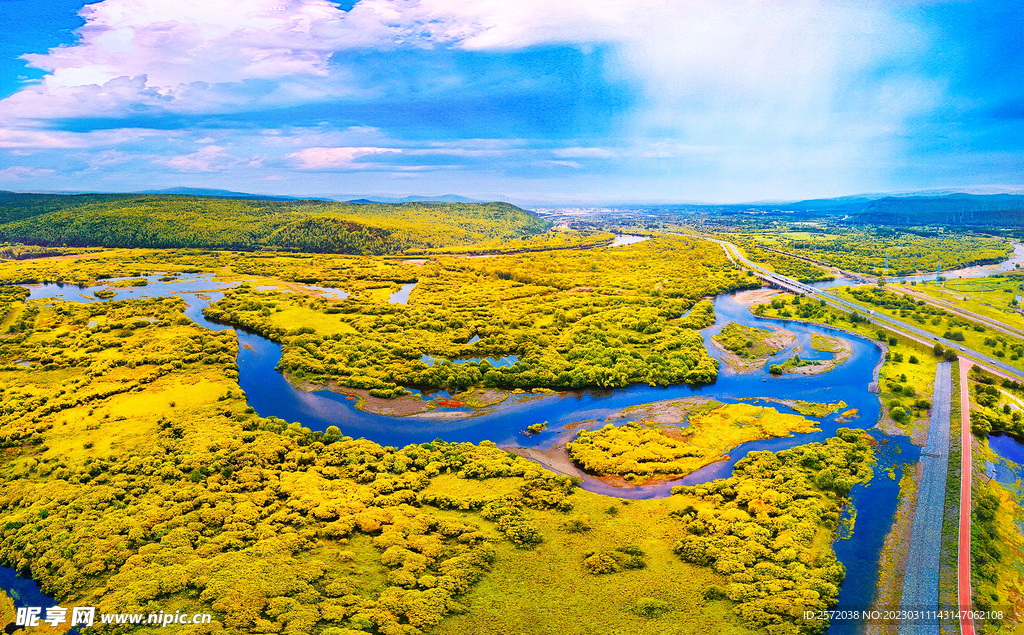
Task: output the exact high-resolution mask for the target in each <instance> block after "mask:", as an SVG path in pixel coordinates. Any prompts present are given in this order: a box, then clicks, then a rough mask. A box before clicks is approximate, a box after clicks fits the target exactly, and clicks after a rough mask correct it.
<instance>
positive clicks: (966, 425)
mask: <svg viewBox="0 0 1024 635" xmlns="http://www.w3.org/2000/svg"><path fill="white" fill-rule="evenodd" d="M708 240H713V241H714V242H717V243H718V244H719V245H721V247H722V249H724V250H725V253H726V255H727V256H728V257H729V259H730V260H732V261H733V263H742V264H743V265H744V266H746V267H748V268H750V269H751V270H752V271H754V273H756V274H757V275H758V276H760V277H761V278H762V279H763V280H765V281H766V282H768V283H769V284H772V285H775V286H778V287H781V288H783V289H787V290H789V291H792V292H795V293H803V294H805V295H808V296H810V297H813V298H816V299H818V300H824V301H825V303H826V304H827V305H829V306H832V307H834V308H837V309H840V310H843V311H851V312H852V311H857V312H858V313H861V314H863V313H864V312H865V310H866V309H865V308H864V307H861V306H858V305H856V304H854V303H852V302H847V301H846V300H843V299H842V298H838V297H836V296H834V295H832V294H830V293H828V292H827V291H824V290H821V289H816V288H814V287H812V286H810V285H807V284H804V283H802V282H799V281H797V280H793V279H792V278H788V277H786V276H782V275H779V274H777V273H774V272H772V271H768V270H767V269H764V268H762V267H759V266H758V265H756V264H754V263H753V262H751V261H750V260H748V259H747V258H746V257H745V256H744V255H743V253H742V252H741V251H740V250H739V248H737V247H736V245H734V244H732V243H730V242H727V241H724V240H717V239H713V238H709V239H708ZM865 317H867V318H868V319H869V320H870V321H871V322H873V323H876V324H882V325H884V326H886V327H887V328H889V329H891V330H894V331H897V332H900V333H902V334H904V335H906V336H907V337H910V338H911V339H914V340H917V341H918V342H921V343H923V344H926V345H932V343H933V342H939V343H940V344H942V345H943V346H944V347H946V348H952V349H954V350H956V351H959V355H960V356H961V357H963V358H964V359H963V360H962V361H961V362H960V403H961V408H960V417H961V420H960V426H961V444H962V452H961V466H960V474H961V476H960V508H959V523H958V524H959V536H958V542H959V544H958V545H957V603H958V605H959V606H958V609H959V610H960V611H962V613H961V615H960V633H961V635H974V633H975V630H974V622H973V620H972V619H971V616H970V613H969V612H970V610H971V470H972V469H973V467H972V464H971V444H972V437H971V422H970V395H969V392H968V389H967V388H968V386H967V384H968V382H967V373H968V371H969V370H970V368H971V366H972V365H974V364H977V365H978V366H980V367H982V368H984V369H985V370H989V371H991V372H993V373H995V374H996V375H998V376H1002V377H1008V378H1011V379H1016V380H1017V381H1022V380H1024V373H1022V372H1021V371H1020V370H1018V369H1017V368H1014V367H1013V366H1009V365H1008V364H1005V363H1003V362H1001V361H999V360H997V359H995V358H992V357H989V356H988V355H984V354H982V353H979V352H978V351H974V350H970V349H967V348H966V347H963V346H962V345H961V344H960V343H958V342H952V341H949V340H946V339H944V338H941V337H936V336H935V335H933V334H931V333H929V332H927V331H925V330H923V329H920V328H918V327H916V326H914V325H912V324H908V323H906V322H904V321H903V320H899V319H897V318H891V317H889V316H885V315H877V314H868V315H865ZM943 370H944V368H943V365H942V364H940V365H939V369H938V371H937V372H938V374H941V373H942V372H943ZM945 372H947V373H948V372H949V370H948V368H946V369H945ZM946 382H948V376H947V378H946V379H945V381H944V382H943V383H942V387H943V389H944V390H945V393H946V394H945V397H946V399H945V406H944V408H943V410H944V411H945V412H946V413H947V414H946V419H947V421H948V417H949V415H948V413H949V409H950V404H949V397H950V395H949V390H948V388H946V385H947V384H946ZM936 386H937V388H938V386H939V382H938V377H937V381H936ZM936 392H937V393H938V392H939V391H938V390H937V391H936ZM937 401H938V398H936V402H937ZM935 405H936V410H939V404H938V403H936V404H935ZM933 415H934V412H933ZM937 423H938V421H936V420H934V417H933V421H932V425H931V429H930V430H929V445H933V444H940V443H941V442H942V439H941V438H933V433H935V434H937V433H938V432H939V431H938V430H937V429H936V428H937V425H936V424H937ZM947 425H948V424H947ZM946 438H948V429H947V430H946ZM926 449H927V448H926ZM947 456H948V455H947ZM927 467H928V466H926V469H927ZM932 467H935V466H932ZM931 480H932V481H934V482H935V483H934V484H933V485H934V487H932V489H935V490H936V491H935V492H934V493H933V494H931V495H927V493H924V494H926V496H924V498H928V499H929V500H928V502H925V503H924V509H922V508H921V503H922V502H923V500H921V499H919V501H918V502H919V507H918V511H927V512H928V513H930V514H935V515H936V516H935V518H937V519H938V523H937V524H936V523H935V522H931V523H920V521H919V519H918V517H917V515H915V518H914V525H915V527H914V531H915V534H914V537H915V538H917V539H918V540H921V541H926V542H930V543H934V542H936V541H937V540H938V538H937V537H936V535H933V534H935V530H934V528H933V526H937V527H939V528H941V519H942V513H941V510H940V509H928V508H929V507H932V508H935V507H937V506H938V505H939V503H938V502H937V500H938V497H939V494H940V492H939V487H938V485H937V484H938V482H939V480H940V479H939V476H938V474H935V475H932V478H931ZM941 480H942V481H943V483H944V479H941ZM925 485H927V483H926V484H925ZM941 489H942V490H943V491H942V492H941V494H943V495H944V488H941ZM932 499H935V500H932ZM922 520H923V519H922ZM933 520H934V519H933ZM919 523H920V524H921V525H928V526H927V528H924V527H922V529H923V531H922V534H923V535H917V531H916V530H917V529H918V525H919ZM929 548H930V549H932V550H933V549H934V548H935V547H934V545H933V544H932V545H930V546H929ZM933 555H937V554H933ZM932 568H934V567H933V566H929V567H927V569H929V570H930V569H932ZM909 570H910V569H908V571H909ZM919 573H922V572H921V571H919ZM933 573H935V572H931V573H930V574H929V575H928V579H927V582H926V585H927V588H926V589H922V587H921V585H920V584H915V581H913V580H911V581H910V583H909V585H908V584H907V582H908V581H907V580H904V583H905V586H904V600H911V599H912V600H914V601H926V602H928V604H929V605H931V602H932V601H933V598H934V600H935V601H937V597H934V596H933V594H932V591H933V589H932V588H931V587H932V584H933V580H932V577H935V576H934V575H931V574H933ZM908 587H909V588H908ZM901 626H902V625H901ZM929 626H930V625H929ZM900 630H901V632H904V633H911V632H934V631H935V630H937V629H932V628H926V629H923V630H920V629H914V628H913V627H910V626H909V625H908V627H907V628H901V629H900Z"/></svg>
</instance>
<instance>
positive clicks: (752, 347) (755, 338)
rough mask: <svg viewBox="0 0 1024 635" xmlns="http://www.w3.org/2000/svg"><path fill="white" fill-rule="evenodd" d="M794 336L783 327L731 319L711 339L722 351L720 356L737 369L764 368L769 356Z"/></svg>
mask: <svg viewBox="0 0 1024 635" xmlns="http://www.w3.org/2000/svg"><path fill="white" fill-rule="evenodd" d="M795 339H796V338H795V337H794V335H793V334H792V333H790V332H789V331H786V330H785V329H773V330H768V329H759V328H756V327H752V326H745V325H743V324H737V323H735V322H730V323H728V324H726V325H725V326H723V327H722V330H721V331H719V332H718V333H717V334H716V335H714V336H712V341H713V342H714V343H715V345H717V346H718V348H719V349H720V350H722V351H723V359H724V360H725V361H726V363H728V364H729V366H730V367H731V368H732V369H733V370H735V371H737V372H751V371H754V370H757V369H759V368H763V367H764V365H765V363H766V362H767V361H768V359H769V358H770V357H771V356H773V355H775V354H776V353H778V352H779V351H781V350H782V349H784V348H786V347H787V346H789V345H791V344H792V343H793V342H794V341H795Z"/></svg>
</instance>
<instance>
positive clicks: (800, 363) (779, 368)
mask: <svg viewBox="0 0 1024 635" xmlns="http://www.w3.org/2000/svg"><path fill="white" fill-rule="evenodd" d="M824 366H825V362H817V361H811V360H806V359H800V356H799V355H793V356H792V357H790V358H789V359H787V360H786V361H784V362H782V363H781V364H772V365H771V366H769V367H768V371H769V372H770V373H771V374H773V375H783V374H785V373H798V372H802V371H803V370H804V369H815V370H817V369H818V368H821V367H824Z"/></svg>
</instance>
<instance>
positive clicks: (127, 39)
mask: <svg viewBox="0 0 1024 635" xmlns="http://www.w3.org/2000/svg"><path fill="white" fill-rule="evenodd" d="M939 4H940V5H941V4H942V3H939ZM271 5H273V6H271ZM928 6H931V5H930V4H929V5H922V6H921V7H913V6H912V5H910V4H907V3H901V4H891V3H883V2H868V3H865V2H842V1H834V0H833V1H825V0H791V1H785V2H783V1H779V0H731V1H730V0H727V1H724V2H714V3H709V2H706V1H703V0H701V1H697V0H637V1H635V2H632V3H622V2H610V1H607V0H586V1H584V0H563V1H561V2H550V0H519V1H518V2H515V3H510V2H506V1H504V0H477V1H474V2H466V1H465V0H418V1H417V0H409V1H403V0H360V1H359V2H357V3H356V4H355V5H354V6H352V8H351V9H350V10H348V11H344V10H342V9H341V8H340V7H339V6H338V5H337V4H336V3H334V2H329V1H328V0H306V1H302V0H279V1H277V3H276V4H274V3H268V2H266V0H239V1H235V2H231V3H228V2H221V1H214V2H211V1H210V0H180V1H178V2H174V3H168V2H164V1H163V0H102V1H101V2H97V3H94V4H90V5H86V6H84V7H83V8H82V10H81V16H82V18H83V19H84V20H85V24H84V26H82V27H81V28H80V29H78V31H76V33H75V38H76V39H75V41H74V42H71V43H69V44H67V45H64V46H59V47H56V48H53V49H51V50H49V51H48V52H46V53H42V54H27V55H25V56H24V59H25V61H26V63H27V64H28V65H30V66H31V67H33V68H36V69H41V70H42V71H45V75H44V76H43V77H42V79H40V80H39V81H36V82H34V83H29V84H27V85H25V86H23V87H21V89H20V90H18V91H16V92H15V93H14V94H12V95H11V96H9V97H7V98H6V99H3V100H0V152H3V151H4V150H2V149H6V152H7V153H8V156H7V157H6V158H7V160H8V161H9V166H10V167H12V168H13V167H14V166H15V164H17V165H20V166H21V167H24V168H25V169H31V170H36V172H17V171H15V172H11V173H10V174H11V175H15V174H18V175H21V176H19V177H18V178H19V179H24V178H25V177H24V175H32V174H35V175H36V176H37V177H39V179H41V180H46V179H50V180H53V179H55V178H57V177H61V178H65V179H67V182H68V183H71V182H73V181H74V179H75V178H76V175H80V174H82V173H83V172H84V171H91V172H92V173H93V177H91V178H94V176H95V173H96V172H97V171H98V172H102V173H103V175H104V178H106V179H108V181H109V182H117V180H118V174H120V175H121V177H120V178H121V179H122V180H123V181H124V182H125V185H126V186H130V182H131V181H133V179H134V180H140V179H143V178H146V179H153V178H160V179H163V182H166V183H170V182H171V181H168V180H167V179H168V178H170V179H171V180H173V178H174V174H175V173H195V174H207V175H211V176H210V178H214V177H213V175H220V178H221V179H223V182H222V183H221V184H223V185H225V186H228V185H230V184H231V183H238V182H239V181H251V180H252V179H253V178H263V179H268V180H273V181H277V182H279V183H282V184H288V183H289V182H290V181H291V180H297V179H300V178H301V179H305V182H306V183H309V182H310V181H309V178H310V175H311V173H323V176H322V177H321V178H319V180H317V181H316V182H315V183H316V186H317V187H329V186H331V185H337V186H357V185H358V184H359V183H360V182H363V183H368V184H372V186H373V187H375V188H379V187H381V186H386V185H387V184H388V181H387V179H388V178H389V175H390V176H391V177H393V176H397V175H401V176H402V178H403V179H408V178H410V173H416V172H421V173H428V172H429V175H424V176H423V177H421V178H424V179H427V178H429V179H433V180H434V182H436V183H438V189H439V190H445V191H447V190H450V189H452V187H453V186H460V185H463V184H469V183H472V184H473V187H476V188H483V189H487V188H491V190H490V191H491V193H492V194H495V193H498V192H504V193H507V192H508V189H509V188H513V189H515V190H516V192H515V193H516V194H519V195H528V194H529V193H530V192H529V190H531V189H533V190H536V193H539V194H543V193H548V194H552V195H557V194H564V195H571V196H585V195H587V194H593V195H594V196H597V197H608V196H613V195H615V193H616V192H622V194H623V198H628V197H630V196H635V195H636V194H637V193H639V192H649V193H650V194H651V195H652V196H653V197H654V198H659V197H660V198H666V199H669V198H675V199H679V198H686V199H697V198H705V199H720V200H724V199H733V200H739V199H742V198H750V197H753V198H764V197H780V196H781V197H786V196H787V194H788V195H789V196H791V197H799V196H803V195H808V196H810V195H821V194H828V193H841V192H842V191H844V190H846V191H850V190H856V189H858V188H860V189H880V188H884V187H885V186H886V185H889V184H890V183H892V179H893V175H894V174H896V173H901V174H902V173H903V172H900V170H899V169H897V167H896V166H906V165H907V164H908V161H910V160H914V161H917V160H918V159H919V157H913V156H912V155H913V154H914V152H915V149H916V148H917V147H918V146H919V145H920V143H921V140H920V139H918V138H917V136H919V135H921V134H922V132H923V131H924V130H926V129H929V126H934V125H935V121H934V113H935V112H936V111H937V110H938V109H941V108H944V107H948V105H949V103H950V101H949V100H950V94H949V92H950V82H951V77H953V76H954V75H955V68H954V69H952V71H950V70H949V69H945V70H944V69H943V68H941V67H940V66H938V65H936V64H934V63H933V62H932V61H931V60H932V58H933V57H934V54H935V51H936V50H945V49H943V47H946V48H947V49H948V48H949V47H951V46H952V45H953V44H955V43H950V42H947V41H946V40H947V39H948V37H949V35H948V32H947V31H944V30H943V29H942V28H941V27H942V25H941V24H939V23H937V22H936V20H930V19H923V18H922V16H923V15H924V16H926V14H927V11H926V10H925V8H926V7H928ZM910 9H913V10H910ZM926 17H927V16H926ZM940 17H941V16H940ZM947 19H950V18H948V17H947ZM947 61H948V60H947ZM954 61H955V60H954ZM922 122H927V123H928V126H925V125H923V123H922ZM87 148H92V149H96V148H99V149H103V150H107V151H116V152H119V153H122V154H126V155H130V156H138V157H140V158H141V159H142V160H141V161H140V162H139V164H138V165H135V166H133V167H132V170H133V172H129V171H128V170H127V168H126V166H125V165H124V163H120V164H111V165H107V166H103V165H98V164H97V163H96V162H95V160H92V161H90V158H89V157H87V156H85V155H84V154H83V155H81V156H79V155H75V154H74V152H75V151H76V150H79V149H87ZM934 151H935V150H934V149H933V152H934ZM12 153H18V154H12ZM26 156H28V157H30V158H31V159H32V161H35V162H36V164H33V165H27V163H31V162H32V161H27V160H26V158H25V157H26ZM57 157H61V158H63V159H64V162H63V163H62V164H61V163H57V162H56V161H55V160H56V158H57ZM1006 167H1007V166H1006V165H1000V166H997V168H998V169H996V170H995V173H991V171H990V174H989V175H986V177H991V176H995V175H996V174H997V173H998V172H999V170H1000V169H1003V168H1006ZM45 170H53V172H46V173H44V172H45ZM370 172H372V173H373V174H369V173H370ZM933 172H934V171H933ZM3 175H4V173H3V172H0V178H2V177H3ZM973 176H977V175H973ZM271 177H272V178H271ZM928 178H929V177H928V171H927V170H925V171H924V176H923V177H922V178H921V183H920V184H921V185H927V184H928V183H926V181H927V180H928ZM943 178H946V177H945V176H944V177H943ZM595 184H599V187H595ZM892 184H893V185H895V183H892ZM652 186H653V188H654V189H653V190H652V189H651V188H652ZM284 187H287V185H284ZM495 188H497V189H495ZM461 189H462V191H467V192H469V191H470V190H469V189H467V187H466V186H465V185H463V186H462V187H461ZM473 193H481V190H480V189H477V190H476V191H474V192H473Z"/></svg>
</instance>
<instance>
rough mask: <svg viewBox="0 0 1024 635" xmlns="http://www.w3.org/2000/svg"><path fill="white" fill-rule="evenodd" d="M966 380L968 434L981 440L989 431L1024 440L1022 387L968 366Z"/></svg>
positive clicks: (1023, 395) (1010, 380) (1009, 380)
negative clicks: (968, 391) (967, 386)
mask: <svg viewBox="0 0 1024 635" xmlns="http://www.w3.org/2000/svg"><path fill="white" fill-rule="evenodd" d="M968 377H969V379H970V387H971V431H972V432H973V433H974V434H976V435H978V436H979V437H983V438H984V437H987V436H988V435H989V433H991V432H1008V433H1009V434H1012V435H1014V436H1016V437H1018V438H1024V385H1022V384H1020V383H1019V382H1016V381H1014V380H1012V379H1000V378H998V377H995V376H994V375H992V374H991V373H989V372H987V371H984V370H982V369H980V368H978V367H977V366H972V367H971V370H970V373H969V375H968Z"/></svg>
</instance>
